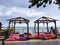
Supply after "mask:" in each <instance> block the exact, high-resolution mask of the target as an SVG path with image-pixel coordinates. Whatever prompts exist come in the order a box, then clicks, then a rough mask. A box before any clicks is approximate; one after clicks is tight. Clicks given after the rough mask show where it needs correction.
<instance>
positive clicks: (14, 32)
mask: <svg viewBox="0 0 60 45" xmlns="http://www.w3.org/2000/svg"><path fill="white" fill-rule="evenodd" d="M15 24H16V23H15V22H14V33H15Z"/></svg>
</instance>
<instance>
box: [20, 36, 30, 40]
mask: <svg viewBox="0 0 60 45" xmlns="http://www.w3.org/2000/svg"><path fill="white" fill-rule="evenodd" d="M28 39H29V38H27V37H20V39H19V40H21V41H25V40H28Z"/></svg>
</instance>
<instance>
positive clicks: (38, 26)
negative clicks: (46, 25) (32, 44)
mask: <svg viewBox="0 0 60 45" xmlns="http://www.w3.org/2000/svg"><path fill="white" fill-rule="evenodd" d="M37 30H38V31H37V32H38V39H39V22H38V23H37Z"/></svg>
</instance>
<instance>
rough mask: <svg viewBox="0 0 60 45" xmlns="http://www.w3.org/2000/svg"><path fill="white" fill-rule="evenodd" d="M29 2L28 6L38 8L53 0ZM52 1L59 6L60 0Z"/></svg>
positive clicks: (32, 0)
mask: <svg viewBox="0 0 60 45" xmlns="http://www.w3.org/2000/svg"><path fill="white" fill-rule="evenodd" d="M29 2H30V3H31V5H29V8H31V7H33V6H35V5H36V6H37V8H39V7H40V6H43V7H46V4H49V5H50V4H51V3H52V2H53V1H52V0H29ZM53 3H54V4H57V5H59V7H60V0H55V1H54V2H53Z"/></svg>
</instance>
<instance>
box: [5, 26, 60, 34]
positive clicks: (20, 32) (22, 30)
mask: <svg viewBox="0 0 60 45" xmlns="http://www.w3.org/2000/svg"><path fill="white" fill-rule="evenodd" d="M4 28H6V27H4ZM57 30H58V32H59V33H60V27H57ZM49 31H50V27H49ZM15 32H18V33H19V34H23V33H25V32H27V27H16V28H15ZM35 32H37V27H36V30H34V27H29V33H35ZM39 32H47V28H46V27H39Z"/></svg>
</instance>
